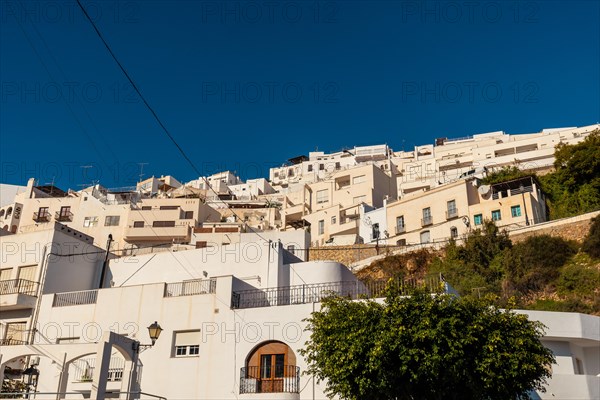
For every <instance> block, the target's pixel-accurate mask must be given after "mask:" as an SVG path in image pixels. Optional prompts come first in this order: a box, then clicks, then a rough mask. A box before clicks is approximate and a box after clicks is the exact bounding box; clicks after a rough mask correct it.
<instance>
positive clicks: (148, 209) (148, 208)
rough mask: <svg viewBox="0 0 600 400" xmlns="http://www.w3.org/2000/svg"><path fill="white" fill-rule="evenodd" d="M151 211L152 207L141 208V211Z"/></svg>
mask: <svg viewBox="0 0 600 400" xmlns="http://www.w3.org/2000/svg"><path fill="white" fill-rule="evenodd" d="M150 210H152V206H142V211H150Z"/></svg>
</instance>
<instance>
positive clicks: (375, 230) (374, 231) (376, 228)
mask: <svg viewBox="0 0 600 400" xmlns="http://www.w3.org/2000/svg"><path fill="white" fill-rule="evenodd" d="M371 237H372V238H373V239H379V223H377V224H373V225H372V232H371Z"/></svg>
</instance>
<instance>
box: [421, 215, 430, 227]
mask: <svg viewBox="0 0 600 400" xmlns="http://www.w3.org/2000/svg"><path fill="white" fill-rule="evenodd" d="M431 224H433V217H423V218H422V219H421V226H427V225H431Z"/></svg>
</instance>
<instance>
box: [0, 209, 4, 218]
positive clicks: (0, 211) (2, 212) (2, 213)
mask: <svg viewBox="0 0 600 400" xmlns="http://www.w3.org/2000/svg"><path fill="white" fill-rule="evenodd" d="M0 218H4V210H0Z"/></svg>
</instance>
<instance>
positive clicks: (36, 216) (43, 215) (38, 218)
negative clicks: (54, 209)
mask: <svg viewBox="0 0 600 400" xmlns="http://www.w3.org/2000/svg"><path fill="white" fill-rule="evenodd" d="M50 218H52V217H51V216H50V213H49V212H48V211H45V212H34V213H33V220H34V221H35V222H48V221H50Z"/></svg>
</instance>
